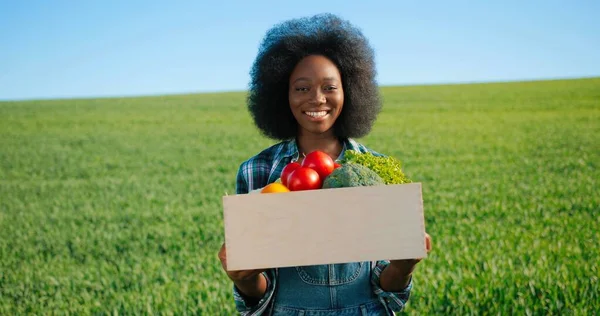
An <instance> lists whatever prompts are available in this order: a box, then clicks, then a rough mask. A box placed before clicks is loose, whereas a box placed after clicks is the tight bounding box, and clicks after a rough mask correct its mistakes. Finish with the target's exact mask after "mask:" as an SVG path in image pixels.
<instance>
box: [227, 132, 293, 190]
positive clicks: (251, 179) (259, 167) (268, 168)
mask: <svg viewBox="0 0 600 316" xmlns="http://www.w3.org/2000/svg"><path fill="white" fill-rule="evenodd" d="M294 154H295V153H294V146H293V144H292V143H291V141H281V142H279V143H276V144H273V145H271V146H269V147H267V148H265V149H263V150H261V151H260V152H258V153H257V154H255V155H254V156H252V157H250V158H248V159H246V160H244V161H243V162H242V163H241V164H240V166H239V168H238V174H237V178H238V181H237V182H238V190H236V191H238V193H240V192H248V191H251V190H254V189H256V188H260V187H262V186H264V185H266V184H267V183H269V181H271V179H272V178H273V177H272V175H273V174H274V170H276V169H278V168H276V167H278V165H279V164H280V163H281V161H282V159H283V158H287V157H291V156H293V155H294Z"/></svg>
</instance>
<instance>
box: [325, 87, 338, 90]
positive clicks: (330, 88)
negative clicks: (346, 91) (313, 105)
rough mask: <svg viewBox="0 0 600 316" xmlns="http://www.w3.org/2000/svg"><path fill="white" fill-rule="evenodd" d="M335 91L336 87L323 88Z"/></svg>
mask: <svg viewBox="0 0 600 316" xmlns="http://www.w3.org/2000/svg"><path fill="white" fill-rule="evenodd" d="M335 89H337V87H336V86H328V87H325V90H335Z"/></svg>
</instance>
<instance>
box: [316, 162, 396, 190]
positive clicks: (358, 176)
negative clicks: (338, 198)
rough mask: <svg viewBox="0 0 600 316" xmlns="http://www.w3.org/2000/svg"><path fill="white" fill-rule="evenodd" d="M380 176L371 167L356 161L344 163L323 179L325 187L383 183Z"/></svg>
mask: <svg viewBox="0 0 600 316" xmlns="http://www.w3.org/2000/svg"><path fill="white" fill-rule="evenodd" d="M383 184H384V182H383V180H382V179H381V177H380V176H378V175H377V173H375V172H374V171H372V170H371V169H369V168H367V167H365V166H361V165H359V164H355V163H347V164H343V165H342V166H341V167H339V168H336V169H335V170H333V172H331V173H330V174H329V176H327V178H325V180H324V181H323V189H327V188H346V187H358V186H372V185H383Z"/></svg>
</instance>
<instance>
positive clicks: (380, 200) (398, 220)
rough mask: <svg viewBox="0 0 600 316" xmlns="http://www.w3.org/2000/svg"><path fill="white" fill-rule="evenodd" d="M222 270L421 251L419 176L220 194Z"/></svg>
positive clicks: (421, 254)
mask: <svg viewBox="0 0 600 316" xmlns="http://www.w3.org/2000/svg"><path fill="white" fill-rule="evenodd" d="M223 212H224V221H225V223H224V224H225V243H226V247H227V267H228V270H232V271H233V270H246V269H261V268H278V267H290V266H305V265H317V264H331V263H345V262H357V261H375V260H382V259H409V258H425V257H426V256H427V252H426V249H425V223H424V213H423V198H422V190H421V183H408V184H396V185H381V186H368V187H352V188H336V189H321V190H310V191H295V192H288V193H270V194H241V195H229V196H224V197H223Z"/></svg>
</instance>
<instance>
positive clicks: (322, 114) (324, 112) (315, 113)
mask: <svg viewBox="0 0 600 316" xmlns="http://www.w3.org/2000/svg"><path fill="white" fill-rule="evenodd" d="M305 113H306V114H307V115H309V116H312V117H323V116H325V115H327V111H319V112H305Z"/></svg>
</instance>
